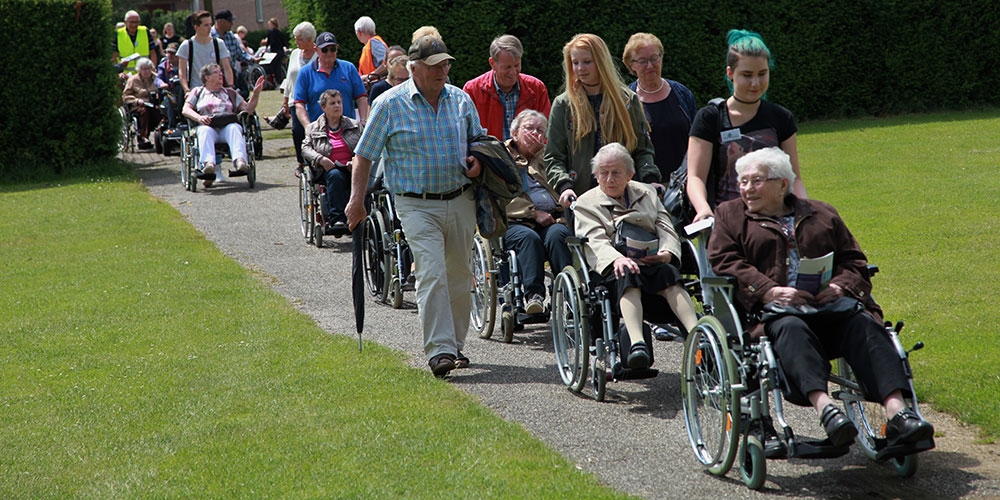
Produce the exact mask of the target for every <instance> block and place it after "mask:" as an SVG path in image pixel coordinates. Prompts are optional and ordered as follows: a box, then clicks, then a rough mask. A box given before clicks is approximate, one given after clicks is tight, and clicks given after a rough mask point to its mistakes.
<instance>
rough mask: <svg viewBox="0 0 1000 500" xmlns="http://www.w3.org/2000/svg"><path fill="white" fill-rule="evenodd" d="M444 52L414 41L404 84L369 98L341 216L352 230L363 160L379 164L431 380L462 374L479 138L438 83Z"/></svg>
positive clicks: (467, 108)
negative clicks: (411, 282)
mask: <svg viewBox="0 0 1000 500" xmlns="http://www.w3.org/2000/svg"><path fill="white" fill-rule="evenodd" d="M447 51H448V49H447V47H445V44H444V42H443V41H441V39H440V38H436V37H433V36H424V37H421V38H419V39H417V41H415V42H414V43H413V45H412V46H411V47H410V50H409V53H408V56H409V59H410V61H409V63H408V66H409V69H410V72H411V73H412V75H413V77H412V78H411V79H410V80H408V81H406V82H405V83H401V84H399V85H397V86H395V87H393V88H391V89H389V90H387V91H385V93H383V94H382V95H381V96H380V97H379V100H378V103H377V104H376V105H375V107H373V108H372V111H371V113H370V114H369V116H368V124H367V126H366V127H365V131H364V133H363V134H362V135H361V140H360V141H359V142H358V146H357V148H356V149H355V151H354V152H355V154H356V155H357V156H356V157H355V158H356V159H355V165H354V170H353V172H352V187H351V199H350V201H349V202H348V204H347V209H346V213H347V221H348V226H349V227H351V228H354V227H356V226H357V225H358V224H359V223H360V222H361V221H362V220H363V219H364V217H365V207H364V197H365V188H366V187H367V183H368V172H369V170H370V169H371V163H372V159H374V158H378V157H379V156H381V157H382V161H383V162H384V165H385V185H386V187H387V188H388V189H389V190H390V191H392V192H393V193H395V195H396V197H395V201H396V212H397V214H398V215H399V219H400V222H402V224H403V232H404V233H405V234H406V241H407V243H409V245H410V250H411V251H412V252H413V260H414V264H415V266H416V267H415V270H414V272H415V275H416V278H417V309H418V312H419V315H420V322H421V325H422V327H423V331H424V352H425V353H426V354H427V357H428V358H429V361H428V364H429V365H430V368H431V371H432V372H433V373H434V375H435V376H437V377H444V376H445V375H447V374H448V372H450V371H451V370H453V369H455V368H464V367H466V366H468V365H469V359H468V358H466V357H465V356H464V355H463V354H462V348H463V347H464V345H465V335H466V333H467V332H468V329H469V310H470V308H471V295H470V294H469V284H470V283H472V264H471V259H470V257H471V253H472V238H473V236H474V235H475V233H476V207H475V202H474V199H473V194H472V190H471V189H469V187H470V185H471V183H472V180H471V179H472V178H474V177H477V176H478V175H479V174H480V172H481V170H482V168H481V166H480V163H479V161H478V160H477V159H475V158H474V157H472V156H471V155H469V153H468V148H469V141H470V140H471V139H472V138H474V137H476V136H478V135H482V134H484V133H485V132H486V130H485V129H483V127H482V125H480V123H479V114H478V113H477V112H476V106H475V105H474V104H473V103H472V99H470V98H469V96H468V95H467V94H466V93H465V92H462V90H461V89H459V88H458V87H455V86H452V85H449V84H447V83H446V82H447V79H448V70H449V69H450V68H451V62H452V61H453V60H454V59H455V58H454V57H452V56H450V55H448V52H447ZM383 149H384V151H385V152H384V153H383Z"/></svg>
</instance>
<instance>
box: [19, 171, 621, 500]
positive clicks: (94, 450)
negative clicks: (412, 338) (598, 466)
mask: <svg viewBox="0 0 1000 500" xmlns="http://www.w3.org/2000/svg"><path fill="white" fill-rule="evenodd" d="M0 213H3V214H4V217H2V219H0V255H3V259H2V261H0V283H3V290H4V293H3V294H2V295H0V336H2V338H3V346H4V347H3V349H2V350H0V380H3V384H2V386H0V404H2V406H0V408H2V411H0V443H2V447H0V449H2V450H3V453H0V498H32V499H38V498H59V499H62V498H101V499H104V498H267V497H282V498H295V497H308V498H331V497H338V498H463V497H464V498H489V497H492V498H510V497H518V498H567V497H586V498H621V497H623V495H619V494H617V493H615V492H612V491H610V490H608V489H606V488H605V487H603V486H601V485H600V484H598V482H597V481H596V479H594V478H593V477H592V476H590V475H589V474H586V473H584V472H582V471H580V470H578V469H577V468H576V467H575V466H574V464H572V463H570V462H569V461H567V460H566V459H565V458H563V457H562V456H560V455H559V454H557V453H555V452H554V451H553V450H551V449H549V448H548V447H546V446H545V445H543V444H541V443H540V442H539V441H537V440H536V439H534V438H533V437H531V436H530V435H529V434H528V433H527V432H526V431H525V430H524V429H523V428H521V427H520V426H518V425H515V424H512V423H508V422H505V421H504V420H502V419H500V418H499V417H497V416H496V415H495V414H493V413H492V412H491V411H490V410H488V409H486V408H485V407H483V406H482V405H481V404H479V403H477V402H476V401H475V400H474V398H472V397H471V396H469V395H467V394H465V393H464V392H462V391H461V390H459V389H456V388H454V387H452V386H451V385H450V384H448V383H446V382H443V381H440V380H437V379H434V378H433V377H431V376H429V375H428V373H427V371H426V370H419V369H413V368H411V367H409V366H408V365H406V364H404V363H403V361H402V354H400V353H398V352H395V351H391V350H389V349H387V348H384V347H382V346H380V345H377V344H373V343H368V344H367V345H366V346H365V351H364V353H363V355H361V354H359V353H358V350H357V345H356V342H357V341H356V339H352V338H351V337H344V336H331V335H329V334H328V333H326V332H324V331H323V330H321V329H320V328H319V327H318V326H317V325H316V324H315V323H314V322H313V321H312V320H311V319H310V318H308V317H307V316H305V315H303V314H301V313H299V312H297V311H295V310H294V309H293V308H292V307H291V305H290V304H289V303H288V302H287V301H286V300H285V299H284V298H282V297H281V296H279V295H278V294H277V293H276V292H274V291H272V290H271V289H269V288H267V287H266V286H265V285H263V284H261V283H260V282H259V281H258V280H257V279H256V278H255V277H254V276H253V275H252V274H251V273H250V272H248V271H247V270H246V269H244V268H243V267H241V266H240V265H239V264H237V263H236V262H234V261H233V260H231V259H229V258H228V257H225V256H224V255H222V253H221V252H220V251H219V250H218V249H217V248H216V247H215V246H214V245H212V244H211V243H210V242H209V241H207V240H206V239H205V238H204V237H203V236H202V235H201V234H200V233H199V232H197V231H196V230H195V229H194V228H193V227H191V226H190V224H188V223H187V222H185V221H184V219H183V218H182V217H181V215H180V214H179V213H178V212H177V211H176V210H174V209H173V208H171V207H170V206H169V205H168V204H167V203H164V202H162V201H159V200H156V199H154V198H153V197H151V196H150V195H149V194H148V192H147V191H146V190H145V189H144V188H143V186H142V185H141V184H139V183H138V182H137V181H136V180H135V179H134V177H133V176H132V175H131V174H130V173H128V172H127V170H122V171H121V173H120V175H117V176H113V177H110V178H108V177H106V178H101V179H86V178H84V179H69V180H62V181H60V182H59V184H57V185H32V186H14V187H10V186H8V187H4V188H3V189H2V190H0ZM359 363H364V365H365V376H363V377H360V376H358V372H357V370H356V369H355V368H354V367H356V366H357V365H358V364H359Z"/></svg>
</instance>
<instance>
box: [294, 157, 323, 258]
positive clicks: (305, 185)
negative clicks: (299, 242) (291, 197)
mask: <svg viewBox="0 0 1000 500" xmlns="http://www.w3.org/2000/svg"><path fill="white" fill-rule="evenodd" d="M325 204H326V184H325V183H324V182H323V179H322V178H321V177H319V176H317V175H315V172H313V169H312V167H309V166H306V167H304V168H302V170H300V171H299V226H300V228H301V229H302V237H303V238H305V239H306V243H309V244H310V245H316V248H322V247H323V235H324V231H325V228H326V218H325V217H324V216H323V205H325Z"/></svg>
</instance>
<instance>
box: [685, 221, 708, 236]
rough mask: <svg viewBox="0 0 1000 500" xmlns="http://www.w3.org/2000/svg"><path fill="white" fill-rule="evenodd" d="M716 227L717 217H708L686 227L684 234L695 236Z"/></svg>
mask: <svg viewBox="0 0 1000 500" xmlns="http://www.w3.org/2000/svg"><path fill="white" fill-rule="evenodd" d="M714 225H715V217H706V218H704V219H702V220H700V221H698V222H692V223H690V224H688V225H686V226H684V232H685V233H687V235H688V236H694V235H695V234H697V233H699V232H701V231H704V230H705V229H708V228H710V227H712V226H714Z"/></svg>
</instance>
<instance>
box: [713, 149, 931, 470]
mask: <svg viewBox="0 0 1000 500" xmlns="http://www.w3.org/2000/svg"><path fill="white" fill-rule="evenodd" d="M736 175H737V184H738V187H739V193H740V198H739V199H734V200H730V201H727V202H725V203H722V204H720V205H719V206H718V207H717V209H716V211H715V227H714V229H713V231H712V236H711V239H710V241H709V245H708V250H709V260H710V261H711V263H712V268H713V270H714V271H715V272H716V273H718V274H719V275H728V276H733V277H735V278H736V280H737V286H736V289H735V296H736V301H737V303H738V304H739V305H740V306H742V308H743V310H744V311H745V312H747V313H749V314H750V317H751V318H755V319H754V320H753V324H750V325H748V327H747V330H748V331H749V332H750V333H751V335H752V336H755V337H757V336H760V335H766V336H767V337H768V338H769V339H770V340H771V343H772V345H773V348H774V352H775V355H776V357H777V359H778V360H779V363H780V365H781V368H782V371H783V373H784V376H785V379H786V380H787V382H788V385H789V389H790V391H791V392H792V393H793V394H799V395H801V396H804V397H805V398H806V399H808V403H809V405H811V406H812V407H813V408H814V409H815V410H816V413H817V415H819V418H820V422H821V424H822V426H823V428H824V430H825V431H826V434H827V436H828V437H829V438H830V441H831V443H832V444H833V446H838V447H839V446H846V445H848V444H850V443H851V442H852V441H853V440H854V438H855V436H856V435H857V434H858V429H857V428H856V427H855V426H854V424H853V423H852V422H851V420H850V419H848V417H847V416H846V415H844V413H843V412H841V411H840V410H839V409H838V408H837V406H836V404H835V403H834V401H833V399H832V398H831V397H830V395H829V394H828V392H827V380H828V376H829V375H830V369H831V367H830V362H829V360H831V359H836V358H839V357H843V358H844V359H846V360H847V363H848V364H849V365H850V366H851V368H852V369H853V371H854V373H855V375H856V376H857V378H858V381H859V382H860V385H861V387H862V389H863V391H864V392H865V396H866V397H867V398H869V399H870V400H872V401H875V402H878V403H881V404H882V405H883V406H884V408H885V411H886V415H890V416H891V417H890V419H889V422H888V425H887V426H886V429H885V437H886V439H887V440H888V444H889V445H890V446H893V445H914V446H921V447H923V449H927V448H926V446H930V447H933V440H932V439H933V435H934V427H933V426H932V425H931V424H930V423H929V422H927V421H925V420H923V419H922V418H921V417H920V416H918V415H917V413H916V412H914V411H913V410H912V409H910V408H908V407H907V405H906V401H905V400H904V397H911V396H912V394H909V387H910V386H909V384H908V379H907V375H906V373H905V371H904V368H903V365H902V362H901V361H900V358H899V356H898V354H897V352H896V350H895V348H894V346H893V344H892V342H891V340H890V339H889V337H888V336H887V335H886V332H885V329H884V328H883V326H882V324H881V321H882V313H881V310H880V308H879V307H878V305H877V304H876V303H875V301H874V300H872V298H871V288H872V285H871V281H870V279H869V273H868V267H867V265H868V262H867V259H866V257H865V254H864V253H863V252H862V251H861V249H860V247H859V246H858V243H857V241H856V240H855V239H854V237H853V235H852V234H851V232H850V231H849V230H848V228H847V226H846V225H845V223H844V221H843V219H841V218H840V215H839V214H838V213H837V211H836V209H834V208H833V207H832V206H830V205H828V204H826V203H823V202H819V201H815V200H806V199H801V198H799V197H797V196H796V195H795V194H793V193H792V192H791V191H790V188H791V187H792V186H794V184H795V178H796V176H795V173H794V172H793V168H792V163H791V161H790V159H789V156H788V154H786V153H785V152H783V151H782V150H781V149H779V148H776V147H770V148H766V149H761V150H758V151H754V152H752V153H748V154H747V155H745V156H743V157H742V158H740V159H739V160H737V162H736ZM831 252H832V255H833V260H832V273H831V277H830V280H829V283H828V284H827V285H825V287H823V288H821V289H820V290H819V291H818V292H817V293H815V294H813V293H810V292H808V291H804V290H802V289H800V288H804V287H803V286H799V287H796V285H797V284H799V285H801V284H802V283H801V282H800V280H799V278H800V274H799V269H800V267H799V265H800V264H801V263H802V262H803V259H814V258H819V257H822V256H825V255H826V254H828V253H831ZM804 276H805V275H804V274H803V275H802V277H804ZM918 451H919V450H918Z"/></svg>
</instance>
